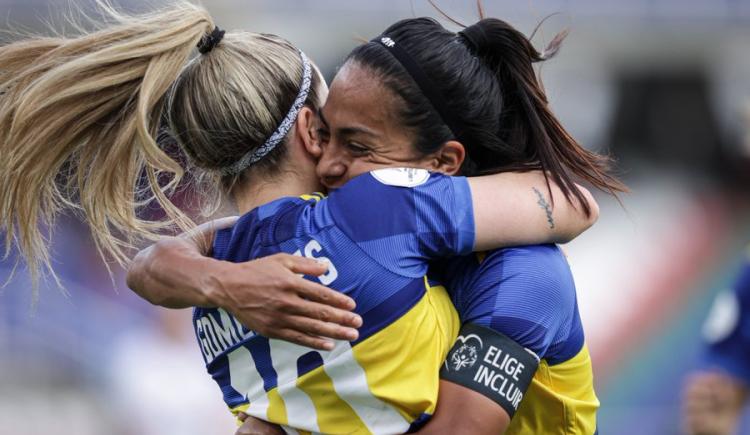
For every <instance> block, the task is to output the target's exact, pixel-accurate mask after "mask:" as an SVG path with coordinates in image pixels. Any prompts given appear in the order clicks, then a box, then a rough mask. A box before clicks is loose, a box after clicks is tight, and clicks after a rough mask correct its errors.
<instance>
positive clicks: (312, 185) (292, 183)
mask: <svg viewBox="0 0 750 435" xmlns="http://www.w3.org/2000/svg"><path fill="white" fill-rule="evenodd" d="M316 190H319V185H318V183H317V182H314V181H313V182H310V180H305V179H304V178H303V177H298V176H294V174H287V173H285V174H282V175H281V176H278V177H274V178H273V179H270V180H263V181H260V180H256V179H255V177H250V178H249V179H248V180H247V181H246V182H244V183H242V185H238V186H235V188H234V190H233V192H232V196H233V197H234V200H235V202H236V203H237V208H238V210H239V213H240V215H243V214H245V213H247V212H249V211H250V210H252V209H254V208H256V207H259V206H261V205H263V204H266V203H269V202H271V201H274V200H276V199H279V198H283V197H285V196H300V195H304V194H306V193H311V192H314V191H316Z"/></svg>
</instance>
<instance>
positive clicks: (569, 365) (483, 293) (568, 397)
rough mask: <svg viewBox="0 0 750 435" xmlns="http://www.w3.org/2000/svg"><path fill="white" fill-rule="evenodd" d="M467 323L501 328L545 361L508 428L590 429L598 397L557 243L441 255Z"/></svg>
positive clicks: (529, 430) (521, 430)
mask: <svg viewBox="0 0 750 435" xmlns="http://www.w3.org/2000/svg"><path fill="white" fill-rule="evenodd" d="M435 266H437V267H433V269H432V270H433V271H438V270H439V271H440V274H439V275H435V276H436V277H438V278H439V279H442V280H443V282H444V283H445V284H446V286H447V288H448V289H449V292H450V294H451V299H452V301H453V303H454V305H455V306H456V309H457V311H458V313H459V315H460V317H461V322H462V323H473V324H477V325H480V326H484V327H487V328H490V329H493V330H495V331H497V332H500V333H502V334H504V335H505V336H507V337H509V338H510V339H512V340H513V341H515V342H516V343H518V344H520V345H521V346H523V347H525V348H527V349H528V350H530V351H532V352H534V354H536V355H537V356H538V357H539V359H540V360H541V361H540V364H539V367H538V369H537V371H536V373H535V375H534V378H533V380H532V382H531V384H530V386H529V389H528V390H527V391H526V394H525V395H524V396H523V401H522V402H521V404H520V406H519V408H518V410H517V412H516V413H515V415H514V416H513V419H512V420H511V424H510V426H509V428H508V430H507V431H506V434H522V433H549V434H552V433H561V434H562V433H566V434H589V435H590V434H592V433H594V432H595V430H596V410H597V409H598V407H599V401H598V399H597V397H596V394H595V392H594V384H593V374H592V368H591V359H590V357H589V354H588V350H587V348H586V346H585V343H584V335H583V327H582V325H581V319H580V316H579V313H578V304H577V301H576V289H575V283H574V281H573V276H572V274H571V271H570V267H569V266H568V263H567V260H566V259H565V256H564V255H563V253H562V252H561V250H560V249H559V248H558V247H557V246H555V245H534V246H523V247H517V248H506V249H498V250H494V251H490V252H488V253H480V254H474V255H470V256H465V257H461V258H459V259H450V260H441V261H439V262H438V263H436V264H435Z"/></svg>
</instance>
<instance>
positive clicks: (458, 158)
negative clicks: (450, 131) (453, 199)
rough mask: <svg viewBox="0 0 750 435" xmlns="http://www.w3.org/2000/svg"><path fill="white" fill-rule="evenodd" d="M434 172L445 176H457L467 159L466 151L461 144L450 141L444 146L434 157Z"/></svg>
mask: <svg viewBox="0 0 750 435" xmlns="http://www.w3.org/2000/svg"><path fill="white" fill-rule="evenodd" d="M433 156H434V157H433V158H434V160H433V162H432V165H433V170H434V171H436V172H442V173H443V174H448V175H456V174H458V171H460V170H461V165H462V164H463V163H464V159H465V158H466V149H465V148H464V146H463V144H462V143H461V142H458V141H455V140H450V141H448V142H446V143H444V144H443V147H442V148H440V149H439V150H438V151H437V152H436V153H435V154H434V155H433Z"/></svg>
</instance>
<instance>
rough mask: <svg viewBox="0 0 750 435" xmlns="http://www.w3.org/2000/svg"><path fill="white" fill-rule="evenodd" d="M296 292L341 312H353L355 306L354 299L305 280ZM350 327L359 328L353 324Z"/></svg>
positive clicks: (301, 281)
mask: <svg viewBox="0 0 750 435" xmlns="http://www.w3.org/2000/svg"><path fill="white" fill-rule="evenodd" d="M296 290H297V293H298V294H299V295H300V296H301V297H303V298H305V299H308V300H311V301H315V302H319V303H321V304H325V305H327V306H330V307H335V308H340V309H343V310H353V309H354V308H355V307H356V306H357V304H356V302H354V299H352V298H350V297H349V296H347V295H345V294H343V293H341V292H338V291H336V290H333V289H331V288H328V287H326V286H324V285H321V284H318V283H314V282H312V281H308V280H306V279H303V280H300V283H299V287H298V288H297V289H296ZM349 314H352V313H349ZM332 321H335V320H332ZM347 324H348V323H347ZM351 326H354V327H359V325H353V324H352V325H351Z"/></svg>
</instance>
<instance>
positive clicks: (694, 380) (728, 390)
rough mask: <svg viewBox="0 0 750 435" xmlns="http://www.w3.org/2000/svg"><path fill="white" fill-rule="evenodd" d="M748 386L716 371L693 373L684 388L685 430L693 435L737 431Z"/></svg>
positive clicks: (714, 434)
mask: <svg viewBox="0 0 750 435" xmlns="http://www.w3.org/2000/svg"><path fill="white" fill-rule="evenodd" d="M746 398H747V389H746V388H745V387H743V386H742V385H741V384H740V383H739V382H738V381H737V380H734V379H732V378H730V377H728V376H726V375H723V374H721V373H716V372H702V373H695V374H692V375H690V377H689V378H688V380H687V382H686V384H685V388H684V390H683V397H682V405H683V406H682V408H683V410H682V411H683V421H682V423H683V429H684V431H685V433H686V434H690V435H731V434H733V433H735V430H736V428H737V427H736V426H737V423H738V421H739V416H740V413H741V411H742V406H743V403H744V401H745V399H746Z"/></svg>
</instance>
